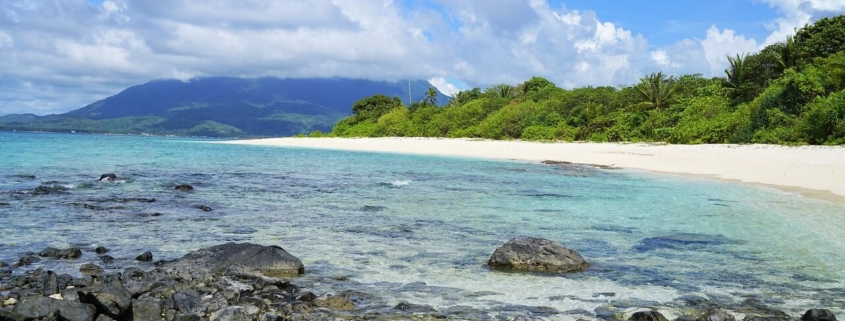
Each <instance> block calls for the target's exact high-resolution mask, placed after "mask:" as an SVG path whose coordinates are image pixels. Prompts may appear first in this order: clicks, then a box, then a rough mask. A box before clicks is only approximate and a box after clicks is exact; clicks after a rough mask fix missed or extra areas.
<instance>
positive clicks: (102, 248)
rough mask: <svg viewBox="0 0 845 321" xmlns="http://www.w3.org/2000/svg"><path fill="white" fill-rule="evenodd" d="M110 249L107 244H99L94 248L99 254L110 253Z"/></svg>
mask: <svg viewBox="0 0 845 321" xmlns="http://www.w3.org/2000/svg"><path fill="white" fill-rule="evenodd" d="M108 251H109V249H108V248H106V247H105V246H98V247H97V248H96V249H94V253H97V254H103V253H108Z"/></svg>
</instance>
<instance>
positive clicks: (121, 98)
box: [0, 77, 448, 137]
mask: <svg viewBox="0 0 845 321" xmlns="http://www.w3.org/2000/svg"><path fill="white" fill-rule="evenodd" d="M410 86H411V100H412V101H414V102H418V101H421V100H423V99H424V98H425V95H426V92H427V91H428V88H429V86H431V84H430V83H429V82H428V81H426V80H411V81H410ZM375 94H381V95H386V96H397V97H399V98H400V99H402V101H405V102H407V101H408V98H409V97H408V81H397V82H387V81H372V80H364V79H347V78H306V79H294V78H233V77H210V78H197V79H192V80H189V81H180V80H172V79H171V80H154V81H150V82H147V83H145V84H141V85H137V86H132V87H129V88H127V89H125V90H123V91H121V92H120V93H118V94H116V95H114V96H111V97H108V98H105V99H103V100H100V101H97V102H94V103H92V104H90V105H88V106H85V107H83V108H80V109H77V110H74V111H71V112H68V113H65V114H59V115H49V116H35V115H31V114H12V115H6V116H2V117H0V129H5V130H12V129H15V130H38V131H78V132H101V133H115V134H140V133H150V134H172V135H197V136H216V137H231V136H288V135H294V134H298V133H307V132H310V131H313V130H321V131H329V130H331V127H332V125H334V124H335V123H336V122H337V121H338V120H340V119H341V118H343V117H345V116H348V115H350V114H351V113H352V105H353V104H354V103H355V102H356V101H358V100H360V99H362V98H364V97H367V96H372V95H375ZM438 94H439V96H438V101H440V102H441V103H445V102H446V101H447V100H448V97H446V96H445V95H443V94H440V93H439V92H438Z"/></svg>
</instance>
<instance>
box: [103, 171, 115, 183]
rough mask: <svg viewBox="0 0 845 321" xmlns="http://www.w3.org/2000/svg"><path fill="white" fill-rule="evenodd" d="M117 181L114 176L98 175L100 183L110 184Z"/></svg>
mask: <svg viewBox="0 0 845 321" xmlns="http://www.w3.org/2000/svg"><path fill="white" fill-rule="evenodd" d="M116 179H117V175H115V174H111V173H110V174H103V175H100V182H111V181H113V180H116Z"/></svg>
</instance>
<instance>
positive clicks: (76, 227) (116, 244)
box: [0, 132, 845, 320]
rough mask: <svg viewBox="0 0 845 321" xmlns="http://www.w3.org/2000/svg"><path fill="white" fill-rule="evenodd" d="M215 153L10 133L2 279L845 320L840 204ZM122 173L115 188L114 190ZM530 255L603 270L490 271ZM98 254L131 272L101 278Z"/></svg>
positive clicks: (535, 172)
mask: <svg viewBox="0 0 845 321" xmlns="http://www.w3.org/2000/svg"><path fill="white" fill-rule="evenodd" d="M214 142H215V141H214V140H203V139H191V138H164V137H139V136H107V135H85V134H53V133H13V132H0V261H2V262H6V263H8V264H13V263H16V262H17V261H18V259H19V258H20V257H22V256H23V255H25V254H26V253H27V252H35V253H37V252H39V251H41V250H42V249H43V248H45V247H47V246H52V247H56V248H67V247H70V246H77V247H80V248H82V250H83V256H82V257H81V258H79V259H75V260H50V259H43V260H41V261H39V262H36V263H35V264H33V265H30V266H25V267H21V268H16V269H14V270H13V273H15V274H18V273H24V272H25V271H26V270H28V269H36V268H43V269H49V270H54V271H57V272H59V273H69V274H73V275H79V267H80V266H81V265H82V264H83V263H87V262H93V263H97V264H99V265H101V266H103V267H104V268H105V269H106V270H107V271H110V272H120V271H122V270H123V269H124V268H126V267H131V266H138V267H142V268H145V269H152V268H153V266H152V263H149V262H137V261H135V260H134V257H135V256H137V255H138V254H141V253H142V252H145V251H151V252H152V253H153V256H154V260H162V259H163V260H172V259H176V258H178V257H180V256H182V255H184V254H186V253H188V252H190V251H192V250H196V249H198V248H201V247H206V246H211V245H217V244H220V243H225V242H253V243H260V244H265V245H279V246H281V247H283V248H284V249H285V250H287V251H288V252H290V253H291V254H293V255H295V256H296V257H298V258H300V259H301V260H302V261H303V263H304V264H305V268H306V273H305V274H304V275H303V276H301V277H298V278H293V279H292V282H293V283H296V284H300V285H302V286H303V287H305V288H307V289H308V290H309V291H313V292H315V293H318V294H323V293H339V292H341V291H345V290H355V291H361V292H365V293H368V294H371V295H373V296H375V297H378V298H380V300H383V301H384V302H386V303H387V304H388V305H390V304H396V303H398V302H403V301H404V302H410V303H414V304H423V305H428V306H431V307H433V308H434V309H436V310H438V311H445V313H447V314H448V313H449V311H463V310H466V309H474V311H484V313H486V314H487V315H490V317H491V318H496V317H500V318H504V317H511V316H513V315H518V314H520V313H531V314H534V315H539V316H541V317H544V318H547V319H562V320H570V319H577V318H581V317H585V318H596V317H599V318H600V317H602V314H601V311H604V310H606V309H605V308H604V307H607V306H608V305H612V306H616V307H620V306H628V307H662V308H664V309H665V310H666V311H667V313H669V314H670V315H671V314H672V313H673V311H675V312H674V313H681V312H678V311H683V306H684V305H686V304H690V302H691V301H695V300H699V301H700V300H706V301H708V302H713V303H714V304H718V305H721V306H731V305H741V304H743V302H746V303H747V302H748V300H749V299H752V300H755V302H761V303H762V304H765V305H767V306H771V307H774V308H777V309H779V310H782V311H785V312H787V313H788V314H789V315H791V316H793V317H796V318H797V317H798V316H800V315H801V314H802V313H803V312H804V311H806V310H807V309H809V308H827V309H831V310H832V311H833V312H834V313H836V314H840V315H842V314H844V313H845V309H843V307H845V206H843V205H841V204H831V203H826V202H823V201H817V200H812V199H806V198H802V197H799V196H797V195H794V194H789V193H786V192H782V191H777V190H773V189H768V188H763V187H753V186H747V185H742V184H739V183H733V182H722V181H713V180H706V179H697V178H689V177H682V176H675V175H666V174H657V173H648V172H638V171H631V170H619V169H598V168H593V167H589V166H583V165H544V164H537V163H529V162H518V161H499V160H484V159H470V158H449V157H427V156H414V155H397V154H384V153H364V152H344V151H331V150H318V149H294V148H280V147H262V146H242V145H224V144H215V143H214ZM106 173H114V174H115V175H116V176H117V180H115V181H112V182H98V179H99V177H100V175H102V174H106ZM178 184H190V185H192V186H193V187H194V188H195V190H194V191H193V192H190V193H186V192H180V191H176V190H174V186H176V185H178ZM153 200H154V201H153ZM203 206H206V207H208V208H210V209H211V210H210V211H205V210H203V209H202V207H203ZM208 208H206V209H208ZM514 237H542V238H547V239H551V240H554V241H558V242H560V243H562V244H563V245H564V246H566V247H568V248H571V249H573V250H576V251H578V252H579V253H581V255H582V256H583V257H584V258H585V259H586V260H587V261H588V262H590V263H591V264H592V267H591V268H590V269H588V270H587V271H585V272H581V273H573V274H563V275H551V274H535V273H509V272H500V271H493V270H490V269H488V268H487V266H486V262H487V260H488V259H489V257H490V255H491V254H492V253H493V251H494V250H495V249H496V248H497V247H498V246H501V245H502V244H504V243H505V242H507V241H508V240H509V239H511V238H514ZM97 246H105V247H107V248H109V249H111V252H109V255H111V256H113V257H114V258H115V260H114V261H113V262H112V263H108V264H105V263H102V262H100V260H99V258H98V257H97V254H96V253H94V248H95V247H97ZM455 313H458V312H455ZM677 316H679V315H674V317H677ZM670 319H671V318H670Z"/></svg>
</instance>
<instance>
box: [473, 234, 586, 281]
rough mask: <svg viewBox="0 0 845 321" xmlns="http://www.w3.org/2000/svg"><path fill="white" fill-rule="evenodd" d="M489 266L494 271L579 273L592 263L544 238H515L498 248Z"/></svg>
mask: <svg viewBox="0 0 845 321" xmlns="http://www.w3.org/2000/svg"><path fill="white" fill-rule="evenodd" d="M487 265H488V266H490V267H491V268H494V269H506V270H519V271H540V272H561V273H565V272H578V271H583V270H585V269H587V268H588V267H589V266H590V264H589V263H587V262H586V261H584V258H582V257H581V255H580V254H578V252H575V251H573V250H570V249H567V248H565V247H563V246H562V245H560V243H557V242H553V241H550V240H547V239H542V238H533V237H529V238H525V239H516V238H515V239H512V240H510V241H508V242H507V243H505V245H503V246H501V247H499V248H498V249H496V251H495V252H493V255H492V256H491V257H490V260H489V261H488V262H487Z"/></svg>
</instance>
